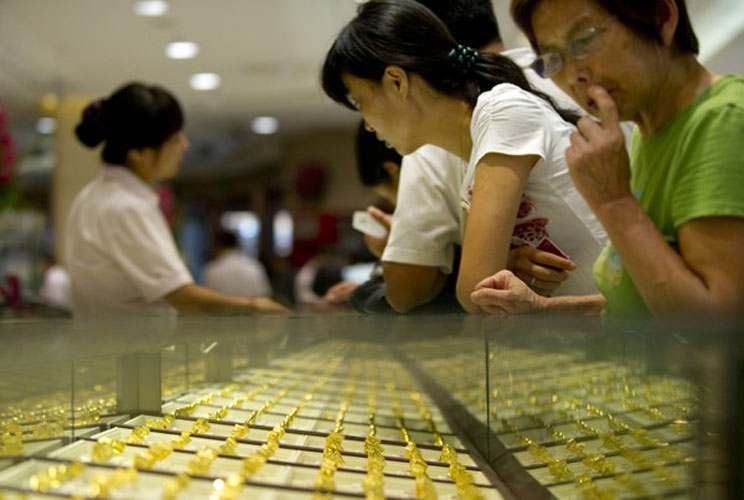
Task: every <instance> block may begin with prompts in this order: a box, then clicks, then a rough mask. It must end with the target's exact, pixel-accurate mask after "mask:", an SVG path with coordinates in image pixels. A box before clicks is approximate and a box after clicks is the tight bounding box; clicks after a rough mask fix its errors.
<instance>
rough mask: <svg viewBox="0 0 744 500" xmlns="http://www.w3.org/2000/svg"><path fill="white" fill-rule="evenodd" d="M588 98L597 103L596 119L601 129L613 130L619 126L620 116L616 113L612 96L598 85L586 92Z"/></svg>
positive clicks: (615, 105)
mask: <svg viewBox="0 0 744 500" xmlns="http://www.w3.org/2000/svg"><path fill="white" fill-rule="evenodd" d="M587 92H588V94H589V97H591V98H592V99H593V100H594V102H595V103H597V109H598V112H597V117H598V118H599V120H600V122H601V125H602V128H604V129H608V128H615V127H618V126H619V124H620V115H619V114H618V111H617V104H615V100H614V99H613V98H612V96H611V95H610V94H609V93H608V92H607V91H606V90H605V89H604V87H601V86H599V85H592V86H591V87H589V89H588V90H587Z"/></svg>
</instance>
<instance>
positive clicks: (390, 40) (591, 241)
mask: <svg viewBox="0 0 744 500" xmlns="http://www.w3.org/2000/svg"><path fill="white" fill-rule="evenodd" d="M322 83H323V88H324V90H325V92H326V94H328V96H330V97H331V98H332V99H334V100H335V101H337V102H339V103H341V104H343V105H345V106H347V107H350V108H353V109H357V110H360V111H361V112H362V116H363V117H364V120H365V122H366V123H367V126H368V128H369V129H370V130H373V131H374V132H376V134H377V136H378V138H379V139H381V140H384V141H385V142H387V143H388V144H389V145H391V146H392V147H394V148H395V149H396V150H397V151H398V152H399V153H401V154H403V155H406V154H410V153H412V152H414V151H416V150H417V149H418V148H419V147H421V146H423V145H424V144H434V145H437V146H439V147H441V148H443V149H445V150H447V151H449V152H450V153H452V154H454V155H456V156H459V157H460V158H462V159H463V160H464V161H465V162H466V163H467V165H468V166H467V169H466V172H465V174H464V179H465V182H464V183H463V185H462V187H461V198H462V202H463V208H464V209H465V210H467V215H466V217H467V219H466V224H465V234H464V238H463V253H462V260H461V265H460V273H459V275H458V280H457V295H458V299H459V301H460V303H461V304H462V306H463V307H464V308H465V309H466V310H467V311H469V312H480V309H479V307H478V306H477V305H475V304H474V303H473V302H471V300H470V294H471V292H472V291H473V289H474V287H475V285H476V284H477V283H479V282H480V281H481V280H482V279H484V278H486V277H487V276H490V275H491V274H493V273H494V272H496V271H498V270H501V269H505V268H506V267H507V258H508V253H509V249H510V247H511V246H519V245H531V246H534V247H537V248H541V249H547V250H548V251H552V252H554V253H559V254H560V253H562V254H565V255H567V256H568V257H569V258H570V259H572V260H573V261H574V263H575V264H576V269H575V270H573V271H572V273H571V277H570V278H569V279H568V280H566V281H565V283H564V284H563V285H562V286H561V287H560V288H558V290H557V292H556V294H576V293H578V292H579V291H581V292H580V293H593V292H596V289H595V288H594V283H593V280H592V273H591V269H592V265H593V264H594V260H595V259H596V257H597V255H598V254H599V252H600V250H601V248H602V246H603V244H604V243H605V241H606V234H605V232H604V230H603V228H602V227H601V225H600V224H599V222H598V221H597V219H596V218H595V217H594V215H593V214H592V212H591V210H589V208H588V206H587V205H586V203H585V202H584V200H583V199H582V198H581V196H580V195H579V194H578V192H577V191H576V190H575V189H574V188H573V186H572V183H571V179H570V176H569V173H568V169H567V167H566V163H565V158H564V154H563V152H564V151H565V150H566V148H567V147H568V146H569V145H570V134H571V132H572V131H573V125H572V123H574V122H575V121H576V120H577V118H578V117H577V116H575V115H574V114H573V113H572V112H570V111H566V110H563V109H561V108H559V107H557V106H556V105H555V104H554V102H553V101H552V100H551V99H550V97H548V96H547V95H545V94H544V93H542V92H540V91H538V90H535V89H534V88H533V87H532V86H531V85H530V83H529V82H528V81H527V79H526V78H525V76H524V73H523V72H522V70H521V69H520V68H519V67H518V66H517V65H516V64H515V63H514V62H512V61H511V60H510V59H508V58H506V57H503V56H499V55H495V54H479V53H478V52H477V51H474V50H472V49H470V48H468V47H462V46H459V45H458V44H457V42H456V41H455V40H454V38H453V37H452V36H451V35H450V34H449V32H448V31H447V29H446V27H445V26H444V25H443V24H442V22H441V21H440V20H439V19H438V18H437V17H436V16H435V15H434V14H433V13H432V12H431V11H429V10H428V9H427V8H426V7H424V6H422V5H421V4H419V3H418V2H415V1H413V0H371V1H369V2H366V3H364V4H363V5H361V6H360V8H359V12H358V15H357V17H356V18H355V19H353V20H352V21H351V22H350V23H349V24H348V25H347V26H346V27H345V28H344V29H343V30H342V31H341V33H340V34H339V36H338V38H337V39H336V41H335V42H334V44H333V46H332V47H331V49H330V50H329V52H328V54H327V56H326V60H325V63H324V66H323V71H322ZM537 272H545V273H550V272H551V271H550V270H549V269H543V270H540V271H537ZM556 272H558V271H556ZM547 277H548V276H546V278H547ZM535 281H538V282H537V283H536V282H535ZM530 284H531V285H533V286H535V285H537V286H536V287H538V288H539V285H540V283H539V278H534V279H533V280H532V282H531V283H530Z"/></svg>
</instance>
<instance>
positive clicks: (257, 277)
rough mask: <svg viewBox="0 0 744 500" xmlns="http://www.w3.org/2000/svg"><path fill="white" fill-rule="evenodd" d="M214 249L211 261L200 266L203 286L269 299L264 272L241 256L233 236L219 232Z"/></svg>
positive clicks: (259, 263)
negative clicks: (202, 267)
mask: <svg viewBox="0 0 744 500" xmlns="http://www.w3.org/2000/svg"><path fill="white" fill-rule="evenodd" d="M214 246H215V258H214V260H211V261H210V262H208V263H207V264H206V266H205V267H204V271H203V278H204V286H206V287H207V288H210V289H212V290H215V291H217V292H220V293H224V294H226V295H233V296H235V297H270V296H271V284H270V283H269V278H268V276H267V275H266V269H265V268H264V266H263V264H261V262H260V261H258V259H254V258H251V257H249V256H248V255H246V254H245V251H243V249H242V248H240V245H239V243H238V237H237V236H236V235H235V234H234V233H231V232H229V231H226V230H224V229H222V230H220V231H219V232H218V233H217V235H216V236H215V244H214Z"/></svg>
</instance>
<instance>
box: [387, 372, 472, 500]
mask: <svg viewBox="0 0 744 500" xmlns="http://www.w3.org/2000/svg"><path fill="white" fill-rule="evenodd" d="M396 371H397V372H398V377H399V379H401V380H402V381H403V382H404V384H405V385H406V389H407V390H408V395H409V397H410V399H411V401H413V404H414V405H415V406H416V408H417V409H418V411H419V414H420V415H421V418H422V419H423V420H424V422H425V424H426V428H427V430H428V431H429V432H431V433H432V435H433V436H434V444H435V445H436V446H439V447H440V449H441V454H440V457H439V461H440V462H444V463H446V464H448V465H449V476H450V479H452V481H453V482H454V483H455V488H456V490H457V494H458V495H459V497H460V498H465V499H469V500H477V499H480V498H483V495H481V492H480V490H479V489H478V487H477V486H475V480H474V479H473V475H472V474H470V472H468V470H467V469H466V468H465V467H464V466H463V465H462V464H461V463H460V461H459V459H458V457H457V452H456V451H455V449H454V448H453V447H452V446H450V445H448V444H445V442H444V440H443V439H442V435H441V434H440V433H439V430H438V429H437V426H436V424H435V423H434V420H433V418H432V415H431V411H429V409H428V408H427V407H426V404H425V403H424V400H423V397H422V396H421V393H420V392H418V391H416V390H415V387H414V385H413V381H412V380H411V377H410V375H409V374H408V373H407V372H405V371H404V370H402V369H401V368H400V367H398V368H397V370H396ZM391 382H392V380H391Z"/></svg>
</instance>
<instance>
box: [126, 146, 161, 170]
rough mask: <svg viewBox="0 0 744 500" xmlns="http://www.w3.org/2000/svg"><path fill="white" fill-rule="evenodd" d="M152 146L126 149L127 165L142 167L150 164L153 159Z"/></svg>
mask: <svg viewBox="0 0 744 500" xmlns="http://www.w3.org/2000/svg"><path fill="white" fill-rule="evenodd" d="M155 153H156V152H155V150H154V149H153V148H135V149H130V150H129V151H127V158H126V160H127V165H128V166H130V167H132V168H142V167H147V166H148V165H151V164H152V163H153V162H154V160H155V156H156V154H155Z"/></svg>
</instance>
